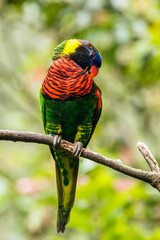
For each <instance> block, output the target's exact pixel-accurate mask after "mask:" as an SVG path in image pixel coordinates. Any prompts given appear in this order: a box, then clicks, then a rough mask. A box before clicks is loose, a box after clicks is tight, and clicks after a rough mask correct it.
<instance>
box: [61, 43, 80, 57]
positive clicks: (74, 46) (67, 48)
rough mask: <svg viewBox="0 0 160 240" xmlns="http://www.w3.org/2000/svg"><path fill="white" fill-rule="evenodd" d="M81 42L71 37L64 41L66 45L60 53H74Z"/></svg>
mask: <svg viewBox="0 0 160 240" xmlns="http://www.w3.org/2000/svg"><path fill="white" fill-rule="evenodd" d="M81 44H82V43H81V42H79V41H78V40H77V39H71V40H68V41H67V42H66V45H65V47H64V49H63V51H62V53H61V54H62V55H70V54H72V53H74V52H75V51H76V49H77V47H79V46H80V45H81Z"/></svg>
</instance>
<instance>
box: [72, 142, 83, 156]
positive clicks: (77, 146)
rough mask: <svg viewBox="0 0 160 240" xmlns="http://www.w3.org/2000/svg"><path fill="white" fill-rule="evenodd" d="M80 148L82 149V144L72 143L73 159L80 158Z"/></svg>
mask: <svg viewBox="0 0 160 240" xmlns="http://www.w3.org/2000/svg"><path fill="white" fill-rule="evenodd" d="M82 148H83V143H81V142H75V143H74V149H73V155H74V156H75V157H78V156H80V154H81V151H82Z"/></svg>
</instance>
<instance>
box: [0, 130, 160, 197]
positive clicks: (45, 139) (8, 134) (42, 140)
mask: <svg viewBox="0 0 160 240" xmlns="http://www.w3.org/2000/svg"><path fill="white" fill-rule="evenodd" d="M0 140H6V141H13V142H18V141H19V142H32V143H39V144H45V145H49V146H53V136H51V135H44V134H38V133H33V132H18V131H8V130H0ZM58 147H60V148H63V149H66V150H67V151H69V152H73V148H74V144H72V143H70V142H68V141H66V140H64V139H62V140H61V142H60V145H59V146H58ZM137 147H138V149H139V150H140V152H141V153H142V155H143V156H144V158H145V159H146V161H147V163H148V165H149V167H150V169H151V171H150V172H149V171H144V170H141V169H136V168H132V167H129V166H127V165H125V164H123V163H122V162H121V161H120V160H119V159H111V158H108V157H105V156H103V155H101V154H99V153H96V152H92V151H90V150H87V149H85V148H83V149H82V152H81V156H82V157H84V158H87V159H89V160H92V161H94V162H97V163H100V164H102V165H105V166H107V167H110V168H112V169H114V170H116V171H119V172H121V173H124V174H126V175H128V176H130V177H133V178H137V179H139V180H142V181H144V182H147V183H149V184H150V185H152V186H153V187H154V188H156V189H157V190H158V191H159V192H160V169H159V165H158V162H157V161H156V159H155V158H154V157H153V155H152V153H151V152H150V150H149V149H148V147H147V146H146V145H145V144H144V143H141V142H139V143H138V144H137Z"/></svg>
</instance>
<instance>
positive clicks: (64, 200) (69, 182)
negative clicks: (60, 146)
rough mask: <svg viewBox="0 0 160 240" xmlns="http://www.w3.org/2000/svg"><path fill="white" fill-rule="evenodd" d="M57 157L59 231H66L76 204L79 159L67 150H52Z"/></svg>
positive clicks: (55, 157)
mask: <svg viewBox="0 0 160 240" xmlns="http://www.w3.org/2000/svg"><path fill="white" fill-rule="evenodd" d="M52 154H54V155H53V157H54V159H55V167H56V181H57V192H58V214H57V232H58V233H59V232H62V233H63V232H64V231H65V225H66V224H67V223H68V222H69V219H70V212H71V209H72V207H73V204H74V199H75V192H76V183H77V175H78V168H79V159H78V158H74V157H73V155H72V154H71V153H68V152H67V154H66V151H65V152H64V150H60V152H59V153H58V151H54V153H53V151H52Z"/></svg>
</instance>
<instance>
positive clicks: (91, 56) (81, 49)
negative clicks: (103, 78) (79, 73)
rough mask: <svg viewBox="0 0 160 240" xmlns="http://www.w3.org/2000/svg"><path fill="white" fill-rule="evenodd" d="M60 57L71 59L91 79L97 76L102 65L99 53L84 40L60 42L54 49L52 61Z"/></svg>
mask: <svg viewBox="0 0 160 240" xmlns="http://www.w3.org/2000/svg"><path fill="white" fill-rule="evenodd" d="M62 56H63V57H69V58H70V59H72V60H73V61H74V62H75V63H77V64H78V65H79V66H80V67H81V68H82V69H83V70H84V71H85V72H86V73H87V74H90V75H91V76H92V78H93V77H95V76H96V75H97V74H98V71H99V68H100V67H101V65H102V58H101V55H100V53H99V52H98V50H97V49H96V48H95V47H94V46H93V45H92V44H91V43H90V42H88V41H86V40H77V39H70V40H66V41H64V42H62V43H61V44H60V45H58V46H57V47H56V48H55V49H54V53H53V60H55V59H58V58H60V57H62Z"/></svg>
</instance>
